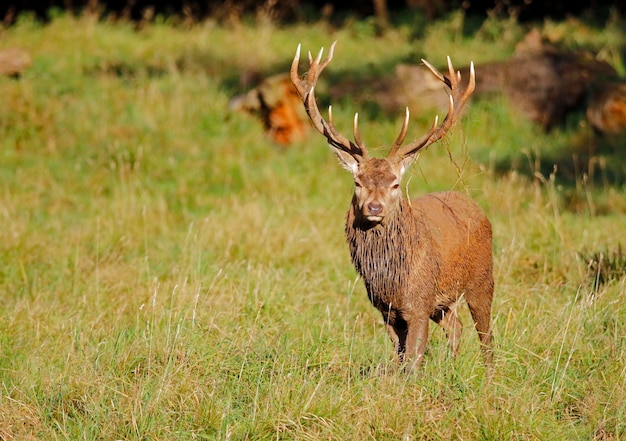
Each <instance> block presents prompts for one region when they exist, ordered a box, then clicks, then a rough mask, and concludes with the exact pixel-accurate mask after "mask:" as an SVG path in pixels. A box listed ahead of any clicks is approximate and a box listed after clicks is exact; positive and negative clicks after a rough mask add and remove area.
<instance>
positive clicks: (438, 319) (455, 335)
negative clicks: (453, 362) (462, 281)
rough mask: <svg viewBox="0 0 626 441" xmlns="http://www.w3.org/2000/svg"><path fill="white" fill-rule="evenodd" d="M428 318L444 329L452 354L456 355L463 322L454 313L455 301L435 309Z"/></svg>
mask: <svg viewBox="0 0 626 441" xmlns="http://www.w3.org/2000/svg"><path fill="white" fill-rule="evenodd" d="M430 318H431V320H432V321H434V322H435V323H437V324H438V325H439V326H441V327H442V328H443V329H444V331H446V337H447V338H448V344H449V345H450V350H451V351H452V356H453V357H456V355H457V354H458V352H459V343H460V342H461V334H462V333H463V323H462V322H461V320H460V319H459V316H458V315H457V313H456V303H455V304H453V305H452V306H449V307H448V306H446V307H443V308H440V309H437V310H436V311H435V313H434V314H433V315H431V316H430Z"/></svg>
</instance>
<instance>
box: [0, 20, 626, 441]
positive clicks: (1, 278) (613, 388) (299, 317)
mask: <svg viewBox="0 0 626 441" xmlns="http://www.w3.org/2000/svg"><path fill="white" fill-rule="evenodd" d="M464 24H467V23H465V22H464V17H463V16H462V15H458V14H454V15H452V16H450V17H447V18H446V19H444V20H440V21H437V22H433V23H430V24H428V25H427V26H426V25H425V22H424V21H423V20H421V19H420V18H419V17H418V16H416V17H413V18H409V19H406V18H405V19H404V21H403V22H402V23H400V24H398V26H397V27H396V28H395V29H394V30H392V31H389V32H387V33H386V34H384V35H382V36H378V35H377V34H376V32H375V29H374V26H373V25H372V23H371V22H369V21H367V20H360V21H359V20H347V21H346V22H345V23H344V24H343V25H342V26H335V25H332V24H330V23H325V22H322V21H312V22H310V23H299V24H293V25H289V26H278V25H275V24H272V23H271V22H269V21H266V20H262V19H260V20H253V21H250V22H244V23H239V24H231V25H220V24H217V23H214V22H211V21H207V22H205V23H201V24H197V25H194V26H183V25H181V24H176V23H169V22H167V21H166V20H160V21H157V22H156V23H153V24H147V25H146V26H144V27H143V28H142V29H140V30H137V29H134V27H133V26H132V25H131V24H129V23H124V22H122V23H116V22H107V21H98V20H96V19H94V18H93V17H90V16H83V17H71V16H67V15H63V14H57V16H55V17H54V18H53V20H52V21H51V22H50V23H48V24H47V25H42V24H38V23H35V22H33V21H32V20H30V19H29V18H28V17H23V18H21V19H20V20H19V21H18V23H17V24H16V25H15V26H13V27H11V28H8V29H3V30H0V48H3V47H20V48H23V49H25V50H28V51H30V52H31V53H32V55H33V65H32V66H31V67H30V69H28V70H27V71H26V72H25V73H24V75H23V76H22V77H21V78H20V79H19V80H15V79H9V78H0V103H1V105H0V164H1V165H0V256H1V257H0V259H1V260H0V380H1V387H2V389H1V391H0V439H2V440H5V441H9V440H35V439H41V440H80V439H84V440H111V441H113V440H196V439H216V440H241V439H250V440H262V439H268V440H269V439H298V440H320V439H327V440H330V439H334V440H367V439H371V440H399V439H403V440H421V439H430V440H449V439H458V440H591V439H594V440H612V441H614V440H624V439H626V366H625V360H626V306H625V304H622V303H621V302H622V301H624V295H625V292H626V276H625V267H626V263H625V257H624V252H625V250H626V248H625V247H626V185H625V182H626V171H625V166H624V164H626V153H625V150H624V144H623V142H621V143H620V141H618V142H617V143H616V142H612V143H605V142H600V141H597V140H596V141H594V140H592V139H591V132H590V129H589V127H587V126H586V124H585V123H584V121H582V119H581V118H578V119H572V120H571V121H568V123H567V124H566V126H565V127H562V128H558V129H557V130H555V131H554V132H552V133H550V134H544V133H542V132H541V131H540V130H539V129H538V128H536V127H534V126H533V125H532V124H531V123H529V122H528V121H525V120H524V119H523V118H522V117H521V116H519V114H518V113H516V112H515V109H512V108H510V106H508V105H507V103H505V102H502V101H498V100H493V101H478V100H477V101H475V102H474V103H473V105H472V106H471V107H470V108H469V110H468V112H467V114H466V116H465V117H464V119H463V121H462V122H461V124H460V125H458V127H457V128H456V129H455V130H454V132H453V133H451V134H450V136H449V137H448V138H447V139H446V140H444V141H443V142H441V143H438V144H436V145H434V146H432V147H431V148H430V149H429V150H428V151H427V152H425V153H423V154H422V156H421V157H420V160H419V162H418V163H417V164H416V165H415V166H414V167H413V169H412V170H411V171H410V172H409V179H408V192H409V193H410V194H411V195H417V194H421V193H424V192H427V191H435V190H442V189H451V188H455V189H458V190H461V191H466V192H468V193H469V194H471V195H472V196H473V197H474V198H475V199H476V200H477V201H478V202H479V204H480V205H481V206H482V207H483V208H484V209H485V211H486V212H487V213H488V215H489V217H490V219H491V221H492V223H493V227H494V259H495V278H496V292H495V300H494V305H493V311H494V315H493V326H494V334H495V342H496V351H495V360H496V370H495V373H494V376H493V379H492V381H491V382H486V381H485V375H484V374H485V370H484V366H483V364H482V362H481V357H480V351H479V348H478V340H477V338H476V336H475V333H474V331H473V329H472V327H471V319H470V318H469V313H468V312H467V311H466V309H467V308H463V310H462V318H463V321H464V323H465V324H466V332H465V334H464V337H463V341H462V345H461V351H460V355H459V357H458V358H457V359H456V360H452V359H450V357H449V355H448V353H447V349H446V343H445V338H444V335H443V332H442V331H441V330H440V329H437V328H436V327H435V326H432V327H431V339H430V342H429V347H428V351H427V354H426V359H425V362H424V363H423V366H422V369H421V370H420V372H419V373H418V374H416V375H414V376H407V375H404V374H402V373H401V372H397V369H396V364H395V360H394V356H393V348H392V345H391V342H390V341H388V338H387V336H386V334H385V331H384V329H383V328H384V327H383V324H382V322H381V318H380V316H379V314H378V312H377V311H375V310H374V308H372V307H371V305H370V304H369V302H368V299H367V296H366V294H365V289H364V287H363V285H362V282H361V281H360V280H358V278H357V277H356V272H355V270H354V269H353V268H352V266H351V263H350V259H349V255H348V250H347V246H346V244H345V243H344V237H343V220H344V216H345V211H346V209H347V206H348V202H349V199H350V197H351V192H352V185H353V184H352V180H351V177H350V176H349V175H348V174H347V173H346V172H345V171H343V170H342V169H341V168H340V167H339V166H338V165H337V162H336V160H335V158H334V156H333V155H332V154H331V153H330V152H329V150H328V148H327V147H326V146H325V143H324V142H323V140H322V139H321V137H319V136H312V137H311V138H310V139H308V140H306V141H303V142H301V143H299V144H297V145H294V146H292V147H291V148H288V149H284V148H279V147H277V146H275V145H273V144H272V143H271V142H270V141H269V140H268V138H267V137H266V136H265V134H264V133H263V131H262V127H261V125H260V123H259V122H258V120H257V119H255V118H254V117H252V116H249V115H244V114H231V113H229V112H228V110H227V109H228V100H229V99H230V97H231V96H233V95H234V94H235V93H240V92H242V90H241V89H240V88H239V85H238V84H239V83H238V78H239V76H240V74H241V72H243V71H245V70H249V69H258V70H260V71H261V72H268V73H269V72H278V71H281V70H284V69H285V68H286V66H288V64H289V63H290V61H291V58H292V57H293V53H294V51H295V48H296V46H297V44H298V43H302V44H303V48H304V49H305V50H309V49H310V50H317V49H318V48H319V47H321V46H326V47H328V45H329V44H330V43H331V42H332V41H333V40H338V41H339V43H338V46H337V51H336V54H335V60H334V61H333V63H332V64H331V66H330V67H329V74H332V72H335V73H338V72H349V71H353V72H357V73H358V72H365V71H368V70H373V69H376V68H377V66H383V65H389V66H393V65H394V64H396V63H398V62H400V61H413V62H417V61H418V60H419V58H420V57H425V58H427V59H429V60H430V61H431V62H433V63H434V64H440V63H441V62H443V60H444V59H445V55H448V54H449V55H451V57H452V59H453V60H454V62H455V64H458V65H463V64H465V63H468V62H469V61H470V60H471V59H473V60H474V61H476V62H483V61H489V60H495V59H502V58H504V57H507V56H509V55H510V54H511V53H512V51H513V49H514V46H515V44H516V43H517V42H518V41H519V40H520V39H521V38H522V36H523V35H524V33H525V32H526V31H527V28H526V27H525V26H522V25H521V24H518V23H516V22H515V21H514V20H506V21H499V20H495V19H490V20H488V21H487V22H485V23H483V24H482V25H481V26H475V27H474V30H473V31H471V32H468V33H464V32H462V29H463V27H464ZM539 26H540V29H541V30H542V32H543V33H544V35H546V36H549V37H551V38H555V39H558V40H559V42H560V44H562V45H563V46H564V47H567V48H571V49H577V48H581V47H585V48H590V49H592V50H594V51H596V52H598V53H600V55H601V56H602V57H603V58H604V59H606V60H607V61H609V62H611V63H612V64H613V65H614V66H615V67H616V68H617V69H618V71H620V72H621V73H622V74H624V73H626V72H625V71H626V69H625V67H626V60H624V58H623V57H622V54H623V52H621V51H623V48H624V47H625V45H626V36H625V35H624V33H623V26H624V23H623V21H622V20H620V19H619V18H613V19H611V20H610V21H608V22H605V23H602V24H601V25H599V26H595V27H594V26H591V25H587V24H584V23H583V22H581V21H578V20H574V19H572V20H569V21H567V22H564V23H555V22H550V21H546V22H543V23H541V24H540V25H539ZM418 30H419V32H418ZM365 48H367V50H365ZM334 110H335V112H334V114H335V118H336V120H337V125H338V126H339V127H340V128H342V131H344V132H349V131H350V129H349V128H350V120H351V118H352V115H353V112H354V111H355V110H357V109H355V108H354V106H352V105H351V103H350V102H349V101H348V100H346V102H340V103H336V104H335V107H334ZM444 110H445V109H442V112H443V111H444ZM431 117H432V115H417V116H415V118H414V121H413V123H412V126H411V129H410V132H409V137H417V136H419V135H420V134H421V133H423V132H424V131H425V130H426V129H427V124H428V121H429V120H430V118H431ZM400 120H401V115H398V117H397V118H395V119H394V118H391V119H389V118H387V117H380V116H375V115H368V114H367V112H364V113H361V128H362V136H363V138H364V139H365V140H366V142H368V144H369V145H372V146H377V145H380V146H382V147H384V145H385V144H386V143H390V142H391V141H392V140H393V139H394V138H395V135H396V133H397V130H398V128H399V124H400ZM622 141H623V140H622ZM598 143H599V145H598ZM573 145H576V146H578V147H577V148H579V149H580V148H585V149H591V148H593V149H595V150H594V152H595V153H594V155H593V161H590V162H589V163H588V164H582V165H580V164H579V165H580V167H577V168H571V167H570V168H569V170H570V171H572V170H573V174H571V173H570V174H568V175H566V174H564V173H563V174H562V172H561V171H562V170H563V169H565V170H568V165H567V164H570V163H572V161H573V159H575V158H576V151H575V150H573V149H571V146H573ZM580 146H583V147H580ZM375 151H376V150H375ZM377 153H378V154H381V155H382V154H384V149H382V148H381V149H378V150H377ZM545 158H548V159H545ZM555 162H556V163H558V164H559V167H558V168H557V169H556V172H554V171H553V170H554V169H553V165H554V163H555ZM598 261H601V264H599V265H598V263H597V262H598Z"/></svg>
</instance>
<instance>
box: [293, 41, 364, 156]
mask: <svg viewBox="0 0 626 441" xmlns="http://www.w3.org/2000/svg"><path fill="white" fill-rule="evenodd" d="M335 44H337V42H336V41H335V42H334V43H333V44H332V45H331V46H330V51H329V52H328V56H327V57H326V59H325V60H324V61H323V62H322V61H321V60H322V53H323V52H324V48H322V49H321V50H320V52H319V54H318V55H317V58H316V59H315V60H314V59H313V57H312V56H311V52H309V71H308V72H307V74H306V75H305V77H304V79H300V76H299V74H298V67H299V64H300V45H298V49H297V50H296V55H295V57H294V59H293V62H292V63H291V81H292V82H293V84H294V86H295V87H296V90H297V91H298V95H300V99H302V102H303V103H304V108H305V109H306V112H307V114H308V115H309V118H311V122H312V123H313V126H314V127H315V128H316V129H317V130H318V131H319V132H320V133H321V134H322V135H324V136H325V137H326V139H327V140H328V143H329V144H330V145H331V146H332V147H334V148H336V149H339V150H341V151H344V152H346V153H348V154H349V155H351V156H352V157H353V158H355V159H356V160H357V161H362V160H364V159H367V157H368V154H367V149H366V148H365V144H363V141H362V140H361V136H360V135H359V127H358V119H359V114H358V113H357V114H355V115H354V140H355V142H356V144H355V143H354V142H352V141H350V140H348V139H347V138H346V137H345V136H343V135H341V134H340V133H339V132H337V129H335V126H334V124H333V113H332V107H331V106H329V107H328V122H326V120H324V118H323V117H322V115H321V113H320V111H319V109H318V107H317V102H316V100H315V92H314V89H315V85H316V84H317V80H318V78H319V76H320V74H321V73H322V71H323V70H324V68H325V67H326V66H328V63H330V61H331V60H332V59H333V52H334V51H335Z"/></svg>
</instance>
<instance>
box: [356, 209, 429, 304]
mask: <svg viewBox="0 0 626 441" xmlns="http://www.w3.org/2000/svg"><path fill="white" fill-rule="evenodd" d="M417 232H418V228H417V219H416V217H415V215H414V214H413V211H412V209H411V207H410V205H409V202H408V201H407V200H402V201H401V202H400V205H399V206H398V207H397V208H396V209H395V210H393V212H392V213H389V214H388V215H387V216H386V217H385V218H384V220H383V222H381V223H372V222H369V221H368V220H367V219H365V218H364V217H363V216H362V215H361V214H360V211H359V209H358V207H356V202H355V201H353V203H352V205H351V206H350V210H349V211H348V216H347V219H346V239H347V241H348V246H349V247H350V255H351V257H352V262H353V263H354V266H355V267H356V269H357V271H358V272H359V274H361V277H362V278H363V280H364V282H365V286H366V288H367V292H368V293H369V294H370V297H371V296H372V293H377V295H378V297H380V299H379V300H383V301H384V299H386V298H388V299H390V298H391V297H393V295H394V293H396V292H397V291H398V289H399V288H400V287H401V286H402V281H403V280H406V277H407V276H408V273H409V268H410V267H411V261H412V259H413V253H415V252H416V251H417V249H418V248H419V246H418V244H416V243H415V241H414V240H415V237H416V235H417ZM372 300H374V299H372Z"/></svg>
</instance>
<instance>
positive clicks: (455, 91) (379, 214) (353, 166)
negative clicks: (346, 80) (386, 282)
mask: <svg viewBox="0 0 626 441" xmlns="http://www.w3.org/2000/svg"><path fill="white" fill-rule="evenodd" d="M336 43H337V42H334V43H333V44H332V46H331V47H330V52H329V54H328V56H327V57H326V59H325V60H324V61H322V54H323V50H324V49H323V48H322V49H321V50H320V52H319V54H318V55H317V57H316V58H315V59H313V57H312V55H311V53H310V52H309V70H308V72H307V74H306V75H305V77H304V78H303V79H301V78H300V76H299V74H298V67H299V64H300V45H298V49H297V51H296V55H295V57H294V59H293V63H292V64H291V81H292V82H293V84H294V86H295V87H296V90H297V91H298V95H299V96H300V99H301V100H302V102H303V103H304V108H305V109H306V112H307V114H308V115H309V118H310V119H311V122H312V123H313V126H314V127H315V128H316V129H317V130H318V131H319V132H320V133H321V134H322V135H324V136H325V137H326V139H327V140H328V145H329V146H330V147H331V149H332V151H333V152H334V153H335V155H337V158H338V159H339V163H340V164H341V166H342V167H343V168H345V169H346V170H348V171H349V172H350V173H352V177H353V178H354V184H355V190H354V201H355V203H356V205H357V207H358V209H359V211H360V213H361V215H362V216H363V217H364V218H366V219H367V220H369V221H370V222H381V221H382V220H383V219H384V218H385V216H387V215H388V214H389V213H390V212H391V211H392V210H394V209H395V208H396V207H397V206H398V203H397V201H399V200H400V198H401V197H402V191H401V189H400V183H401V181H402V177H403V175H404V173H405V171H406V170H407V169H408V168H409V166H410V165H411V164H412V163H413V161H415V159H416V158H417V156H418V154H419V152H420V151H421V150H422V149H425V148H426V147H428V146H429V145H430V144H432V143H434V142H436V141H438V140H439V139H441V138H442V137H443V136H444V135H445V134H446V133H447V132H448V130H449V129H450V127H452V125H453V124H454V122H455V121H456V120H457V119H458V117H459V115H460V113H461V110H462V109H463V106H464V105H465V103H466V102H467V100H468V99H469V97H470V95H471V94H472V92H473V91H474V87H475V74H474V65H473V63H472V64H471V65H470V79H469V84H468V85H467V87H466V88H465V90H461V89H460V83H461V74H460V72H455V71H454V68H453V66H452V62H451V61H450V58H449V57H448V71H449V77H446V76H444V75H442V74H441V73H439V71H437V69H435V68H434V67H433V66H432V65H430V64H429V63H428V62H427V61H426V60H422V62H423V63H424V64H425V65H426V66H427V67H428V68H429V69H430V70H431V72H433V74H434V75H435V76H436V77H437V78H439V80H441V81H442V82H443V83H444V84H446V85H447V86H448V87H449V88H450V105H449V108H448V114H447V115H446V117H445V119H444V120H443V122H442V123H441V124H439V123H438V118H435V122H434V123H433V125H432V127H431V128H430V130H429V131H428V132H427V133H426V134H425V135H424V136H422V137H421V138H419V139H417V140H416V141H413V142H411V143H409V144H407V145H405V146H402V144H403V142H404V138H405V137H406V132H407V128H408V124H409V109H408V108H407V109H406V113H405V117H404V123H403V124H402V129H401V130H400V134H399V135H398V138H397V139H396V141H395V143H394V144H393V145H392V146H391V149H390V151H389V155H388V156H387V157H386V158H372V157H370V156H369V154H368V152H367V148H366V147H365V144H364V143H363V141H362V139H361V136H360V134H359V128H358V116H359V114H358V113H357V114H356V115H354V128H353V131H354V142H353V141H350V140H348V139H347V138H346V137H345V136H343V135H341V134H340V133H339V132H337V129H336V128H335V126H334V124H333V116H332V107H329V108H328V121H326V120H325V119H324V118H323V117H322V115H321V113H320V111H319V109H318V107H317V102H316V99H315V93H314V88H315V84H316V83H317V80H318V78H319V75H320V74H321V73H322V71H323V70H324V68H325V67H326V66H327V65H328V63H330V61H331V60H332V57H333V52H334V49H335V44H336Z"/></svg>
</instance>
